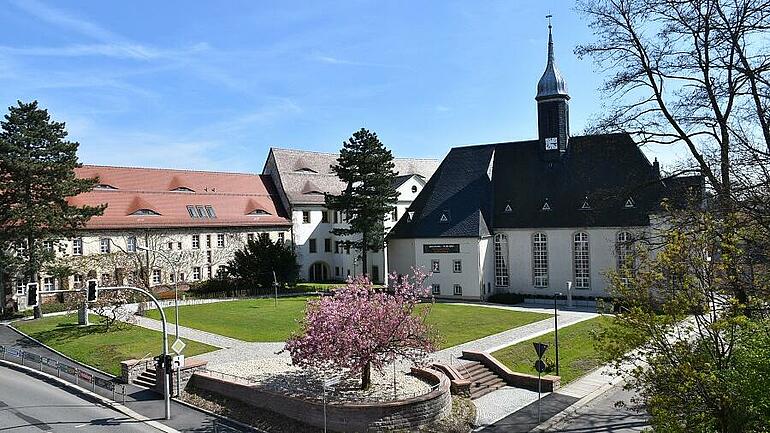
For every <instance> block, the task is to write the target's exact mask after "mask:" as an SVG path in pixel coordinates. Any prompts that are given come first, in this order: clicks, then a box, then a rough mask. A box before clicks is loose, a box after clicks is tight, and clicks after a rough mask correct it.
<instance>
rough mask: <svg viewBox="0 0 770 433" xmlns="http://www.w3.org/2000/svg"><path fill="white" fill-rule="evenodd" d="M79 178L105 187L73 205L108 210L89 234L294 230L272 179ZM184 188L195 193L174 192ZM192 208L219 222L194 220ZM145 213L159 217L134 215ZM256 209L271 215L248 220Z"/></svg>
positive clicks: (154, 173)
mask: <svg viewBox="0 0 770 433" xmlns="http://www.w3.org/2000/svg"><path fill="white" fill-rule="evenodd" d="M75 174H76V176H77V177H79V178H98V179H99V183H100V184H102V185H105V187H102V188H96V189H94V190H92V191H90V192H87V193H83V194H79V195H77V196H75V197H70V198H69V199H68V201H69V203H70V204H73V205H77V206H83V205H92V206H93V205H100V204H107V208H106V209H105V210H104V214H103V215H101V216H96V217H93V218H92V219H91V220H90V221H89V222H88V223H87V224H86V227H85V228H87V229H133V228H144V227H153V228H161V227H162V228H175V227H266V226H291V221H290V220H289V219H288V218H287V214H286V212H285V210H284V209H283V207H282V206H281V204H280V200H279V198H278V194H277V191H276V188H275V186H274V185H273V183H272V179H271V178H270V176H261V175H256V174H243V173H221V172H207V171H193V170H171V169H156V168H137V167H110V166H96V165H84V166H83V167H80V168H77V169H75ZM107 185H108V186H109V188H107V187H106V186H107ZM178 188H186V189H187V190H191V191H192V192H190V191H186V190H182V191H179V190H177V191H173V190H174V189H178ZM188 205H201V206H206V205H209V206H212V207H213V209H214V211H215V213H216V218H191V217H190V215H189V214H188V211H187V206H188ZM143 209H147V210H150V211H153V212H155V213H157V214H159V215H132V214H133V213H134V212H136V211H138V210H143ZM255 209H261V210H262V211H264V212H266V213H267V214H262V215H248V213H250V212H252V211H254V210H255Z"/></svg>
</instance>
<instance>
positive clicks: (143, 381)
mask: <svg viewBox="0 0 770 433" xmlns="http://www.w3.org/2000/svg"><path fill="white" fill-rule="evenodd" d="M134 384H135V385H139V386H143V387H145V388H155V381H154V380H153V381H149V380H146V379H143V378H142V377H137V378H136V379H134Z"/></svg>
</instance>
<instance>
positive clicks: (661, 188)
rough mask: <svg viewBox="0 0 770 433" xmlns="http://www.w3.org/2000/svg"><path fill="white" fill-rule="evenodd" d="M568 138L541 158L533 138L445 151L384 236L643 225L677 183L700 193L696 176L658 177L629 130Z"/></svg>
mask: <svg viewBox="0 0 770 433" xmlns="http://www.w3.org/2000/svg"><path fill="white" fill-rule="evenodd" d="M569 143H570V144H569V149H568V150H567V152H566V153H565V154H563V155H562V156H561V158H560V159H557V160H548V159H546V158H544V157H543V153H542V152H541V151H540V144H539V142H538V141H536V140H532V141H520V142H512V143H496V144H487V145H478V146H467V147H457V148H454V149H452V150H451V151H450V152H449V154H448V155H447V157H446V158H445V159H444V161H443V162H442V163H441V166H440V167H439V169H438V170H437V172H436V174H435V175H434V176H433V178H431V180H430V181H429V182H428V184H427V185H426V186H425V188H424V189H423V190H422V192H421V193H420V195H419V196H418V197H417V199H416V200H415V201H414V203H412V206H411V207H410V208H409V210H408V212H413V213H414V216H413V218H412V220H411V221H410V220H409V218H402V219H401V220H399V222H398V223H397V224H396V225H395V227H394V228H393V230H392V231H391V232H390V235H389V236H390V237H391V238H426V237H483V236H487V235H488V234H489V232H490V230H491V231H492V232H494V231H495V230H497V229H507V228H510V229H513V228H556V227H625V226H646V225H649V223H650V218H649V216H650V214H652V213H654V212H656V211H657V210H659V207H660V202H661V200H662V199H663V198H664V197H673V196H675V195H677V194H680V192H681V191H682V188H688V190H689V191H693V192H695V193H699V191H694V190H693V189H692V187H693V185H695V184H697V185H700V184H701V182H702V178H701V177H700V176H693V177H688V178H678V179H669V180H661V179H660V175H659V173H658V172H657V170H656V169H655V168H654V166H653V165H652V164H650V162H649V161H648V160H647V158H646V157H645V156H644V154H643V153H642V151H641V150H640V149H639V148H638V146H637V145H636V144H635V143H634V141H633V140H632V138H631V137H630V136H629V135H628V134H607V135H590V136H578V137H571V138H570V142H569ZM490 165H491V172H488V168H489V167H490ZM488 174H491V180H490V177H489V176H488ZM682 185H684V186H682ZM546 203H547V206H546ZM544 207H545V208H546V209H544ZM442 214H447V215H448V217H449V221H448V222H442V221H441V220H442Z"/></svg>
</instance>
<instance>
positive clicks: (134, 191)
mask: <svg viewBox="0 0 770 433" xmlns="http://www.w3.org/2000/svg"><path fill="white" fill-rule="evenodd" d="M89 192H104V193H109V194H120V193H124V194H173V195H174V196H179V197H181V196H188V195H189V196H230V197H238V196H241V197H279V196H280V195H279V194H277V193H276V194H270V193H267V194H265V193H250V192H211V191H204V192H197V191H195V192H182V191H147V190H141V189H110V190H101V189H93V190H91V191H89Z"/></svg>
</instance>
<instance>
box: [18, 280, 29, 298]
mask: <svg viewBox="0 0 770 433" xmlns="http://www.w3.org/2000/svg"><path fill="white" fill-rule="evenodd" d="M25 287H27V285H26V284H25V283H24V280H22V279H18V280H16V294H17V295H23V294H24V288H25Z"/></svg>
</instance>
